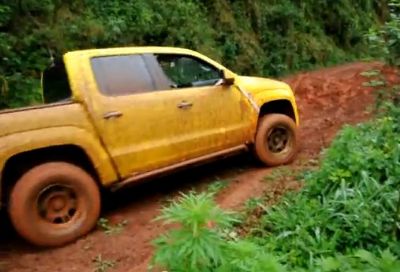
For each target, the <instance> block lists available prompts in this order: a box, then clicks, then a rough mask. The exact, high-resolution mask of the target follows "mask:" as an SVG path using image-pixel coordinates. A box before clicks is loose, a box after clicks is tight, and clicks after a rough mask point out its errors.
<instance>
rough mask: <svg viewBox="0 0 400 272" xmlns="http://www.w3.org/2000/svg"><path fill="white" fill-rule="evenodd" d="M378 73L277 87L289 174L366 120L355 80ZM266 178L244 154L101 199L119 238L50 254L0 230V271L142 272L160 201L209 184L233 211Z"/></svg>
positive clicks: (350, 72) (331, 71)
mask: <svg viewBox="0 0 400 272" xmlns="http://www.w3.org/2000/svg"><path fill="white" fill-rule="evenodd" d="M380 68H382V66H381V65H380V64H379V63H353V64H348V65H344V66H339V67H334V68H328V69H323V70H319V71H315V72H308V73H302V74H298V75H295V76H292V77H289V78H286V79H285V81H286V82H288V83H289V84H290V85H291V86H292V87H293V89H294V90H295V93H296V99H297V103H298V107H299V113H300V118H301V119H300V121H301V131H300V139H301V150H300V154H299V156H298V159H297V160H296V162H295V163H294V164H293V166H291V167H298V165H299V164H300V163H299V162H300V161H304V160H308V159H310V158H315V157H317V156H318V155H319V153H320V151H321V149H322V148H324V147H326V146H328V145H329V143H330V141H331V140H332V138H333V137H334V136H335V134H336V132H337V131H338V130H339V129H340V127H342V126H343V125H344V124H350V123H351V124H353V123H358V122H361V121H363V120H365V119H367V118H368V116H369V114H368V112H367V108H368V106H369V105H371V104H372V103H373V100H374V96H373V94H372V92H373V90H372V89H371V88H367V87H363V85H362V83H363V82H365V81H366V79H365V78H363V77H362V76H361V75H360V73H361V72H363V71H366V70H371V69H380ZM270 172H271V169H268V168H262V167H260V166H259V165H258V164H257V163H256V162H255V161H254V160H253V159H252V158H251V156H249V155H248V154H244V155H241V156H237V157H234V158H230V159H227V160H224V161H219V162H216V163H213V164H209V165H205V166H202V167H198V168H196V169H191V170H187V171H184V172H181V173H178V174H175V175H171V176H168V177H165V178H162V179H157V180H154V181H151V182H147V183H145V184H142V185H138V186H135V187H134V188H130V189H128V190H124V191H121V192H118V193H116V194H113V195H109V196H107V199H106V203H105V210H104V212H103V217H106V218H108V219H109V220H110V221H111V222H113V223H118V222H122V221H124V220H126V221H127V224H126V225H125V226H124V227H123V229H122V231H121V232H120V233H118V234H114V235H106V234H105V233H104V232H103V231H100V230H96V231H93V232H92V233H91V234H89V235H88V236H87V237H85V238H83V239H80V240H79V241H77V242H75V243H73V244H70V245H67V246H65V247H62V248H58V249H50V250H39V249H37V248H34V247H31V246H29V245H27V244H26V243H25V242H24V241H21V239H20V238H18V237H17V235H16V234H15V233H14V232H13V231H12V230H11V227H7V225H6V223H1V226H3V227H2V228H3V229H2V230H1V235H0V271H10V272H17V271H21V272H28V271H29V272H32V271H40V272H47V271H52V272H55V271H66V272H67V271H68V272H72V271H80V272H83V271H94V268H95V262H94V261H93V260H94V259H95V258H96V257H97V256H99V255H100V256H101V257H102V258H103V259H107V260H112V261H114V262H115V266H114V267H113V268H112V269H110V270H109V271H120V272H128V271H129V272H140V271H146V268H147V265H148V262H149V260H150V258H151V254H152V251H153V248H152V245H151V241H152V240H153V239H154V238H155V237H157V236H158V235H159V234H161V233H162V232H164V231H165V227H164V226H162V225H160V224H159V223H158V222H154V221H153V219H154V218H155V217H156V216H157V215H158V214H159V210H160V208H161V207H162V205H164V204H165V203H166V202H167V200H169V199H171V198H174V197H176V196H177V195H178V194H179V192H180V191H186V190H189V189H191V188H195V189H199V190H201V189H202V188H204V187H206V186H207V185H209V184H210V183H212V181H215V180H216V179H228V180H230V182H229V185H228V186H227V188H225V189H223V191H222V192H221V193H220V194H219V195H218V197H217V201H218V203H219V204H220V205H221V206H222V207H224V208H228V209H238V208H240V207H241V205H242V204H243V203H244V201H246V200H247V199H248V198H250V197H256V196H259V195H260V194H262V193H263V192H264V191H265V190H268V189H269V188H268V183H266V182H265V181H262V179H263V178H264V177H265V176H267V175H268V174H269V173H270ZM5 225H6V227H4V226H5Z"/></svg>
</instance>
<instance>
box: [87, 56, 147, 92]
mask: <svg viewBox="0 0 400 272" xmlns="http://www.w3.org/2000/svg"><path fill="white" fill-rule="evenodd" d="M91 64H92V69H93V72H94V75H95V78H96V81H97V85H98V88H99V90H100V92H101V93H103V94H105V95H109V96H120V95H129V94H136V93H143V92H150V91H154V90H155V86H154V82H153V79H152V77H151V75H150V73H149V71H148V70H147V67H146V64H145V62H144V60H143V57H142V56H141V55H121V56H106V57H96V58H92V59H91Z"/></svg>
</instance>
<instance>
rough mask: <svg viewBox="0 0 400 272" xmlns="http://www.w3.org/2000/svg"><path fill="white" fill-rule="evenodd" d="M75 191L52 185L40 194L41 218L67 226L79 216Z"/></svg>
mask: <svg viewBox="0 0 400 272" xmlns="http://www.w3.org/2000/svg"><path fill="white" fill-rule="evenodd" d="M77 203H78V200H77V195H76V193H75V191H74V190H73V189H72V188H70V187H68V186H65V185H51V186H49V187H47V188H45V189H44V190H42V191H41V192H40V194H39V197H38V200H37V208H38V212H39V215H40V218H41V219H42V220H44V221H46V222H48V223H51V224H57V225H61V224H66V223H69V222H71V221H72V220H73V219H74V218H75V217H76V215H77V210H78V204H77Z"/></svg>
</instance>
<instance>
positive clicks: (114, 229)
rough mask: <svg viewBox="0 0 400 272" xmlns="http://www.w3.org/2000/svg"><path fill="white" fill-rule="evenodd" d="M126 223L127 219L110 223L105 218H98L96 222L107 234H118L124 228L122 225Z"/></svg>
mask: <svg viewBox="0 0 400 272" xmlns="http://www.w3.org/2000/svg"><path fill="white" fill-rule="evenodd" d="M127 224H128V221H127V220H123V221H122V222H119V223H117V224H115V225H111V224H110V221H109V220H108V219H107V218H100V219H99V220H98V222H97V226H98V227H99V228H100V229H101V230H103V231H104V233H105V234H107V235H115V234H119V233H121V232H122V231H123V230H124V227H125V226H126V225H127Z"/></svg>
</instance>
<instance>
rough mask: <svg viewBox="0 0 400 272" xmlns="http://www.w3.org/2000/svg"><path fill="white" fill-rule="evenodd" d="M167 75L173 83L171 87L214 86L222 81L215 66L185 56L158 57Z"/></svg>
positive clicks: (162, 55)
mask: <svg viewBox="0 0 400 272" xmlns="http://www.w3.org/2000/svg"><path fill="white" fill-rule="evenodd" d="M156 58H157V61H158V63H159V65H160V66H161V68H162V70H163V71H164V73H165V75H166V76H167V77H168V78H169V80H170V81H171V82H172V86H171V87H175V88H185V87H196V86H212V85H215V84H216V83H217V82H218V81H219V80H220V78H221V77H220V71H219V70H218V69H217V68H215V67H214V66H212V65H210V64H208V63H206V62H204V61H202V60H200V59H196V58H193V57H190V56H185V55H169V54H159V55H156Z"/></svg>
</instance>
